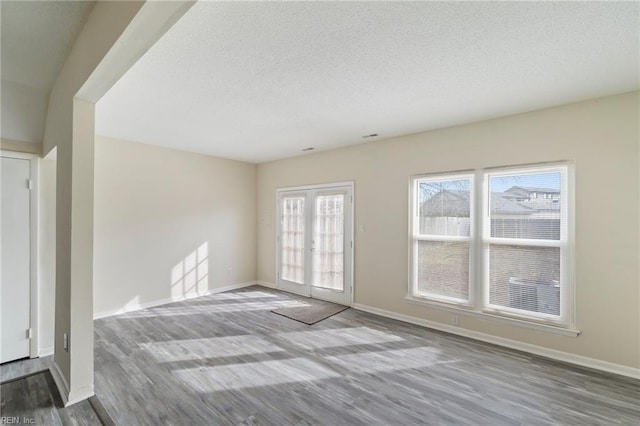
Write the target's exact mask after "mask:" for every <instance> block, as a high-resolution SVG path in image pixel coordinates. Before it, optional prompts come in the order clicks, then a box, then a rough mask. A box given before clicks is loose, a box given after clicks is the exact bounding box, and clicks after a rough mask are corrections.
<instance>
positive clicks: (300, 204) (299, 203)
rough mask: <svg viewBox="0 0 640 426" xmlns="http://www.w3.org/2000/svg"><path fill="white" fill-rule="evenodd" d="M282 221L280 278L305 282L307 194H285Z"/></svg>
mask: <svg viewBox="0 0 640 426" xmlns="http://www.w3.org/2000/svg"><path fill="white" fill-rule="evenodd" d="M281 203H282V204H281V218H280V220H281V223H280V230H281V231H280V232H281V234H280V278H281V279H283V280H286V281H291V282H294V283H298V284H304V281H305V280H304V275H305V274H304V272H305V269H304V267H305V262H304V257H305V253H304V246H305V244H304V243H305V196H304V195H297V196H283V197H282V199H281Z"/></svg>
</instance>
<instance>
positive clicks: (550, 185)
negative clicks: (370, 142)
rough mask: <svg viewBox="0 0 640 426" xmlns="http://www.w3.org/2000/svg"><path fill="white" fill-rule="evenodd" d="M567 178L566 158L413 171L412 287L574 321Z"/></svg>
mask: <svg viewBox="0 0 640 426" xmlns="http://www.w3.org/2000/svg"><path fill="white" fill-rule="evenodd" d="M569 187H570V185H569V169H568V166H567V165H566V164H561V165H551V166H550V165H545V166H528V167H508V168H502V169H488V170H478V171H470V172H466V173H449V174H439V175H424V176H416V177H414V178H412V180H411V194H412V197H411V198H412V205H411V211H412V214H411V235H412V238H411V256H410V259H411V268H410V269H411V271H410V272H411V274H410V275H411V283H410V293H411V294H410V296H411V297H412V298H415V299H418V300H424V301H426V302H433V303H435V304H439V305H443V306H451V307H457V308H460V309H466V310H468V311H472V312H475V313H484V314H487V315H498V316H503V317H513V318H515V319H520V320H523V319H524V320H527V321H536V322H541V323H550V324H551V325H560V326H568V325H571V322H572V318H573V291H572V285H571V273H570V272H571V271H570V264H571V262H570V256H571V253H570V248H571V241H570V234H571V232H570V229H571V225H572V224H571V223H570V221H569V218H570V217H571V212H570V208H571V206H570V203H569V200H570V199H571V198H570V195H571V194H569Z"/></svg>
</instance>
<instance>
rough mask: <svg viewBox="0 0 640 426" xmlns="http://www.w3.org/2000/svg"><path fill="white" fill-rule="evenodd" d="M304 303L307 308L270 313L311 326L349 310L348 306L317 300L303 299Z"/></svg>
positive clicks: (284, 309) (283, 309)
mask: <svg viewBox="0 0 640 426" xmlns="http://www.w3.org/2000/svg"><path fill="white" fill-rule="evenodd" d="M304 303H306V304H307V305H308V306H296V307H292V308H278V309H273V310H272V311H271V312H273V313H274V314H278V315H282V316H283V317H287V318H290V319H292V320H296V321H300V322H303V323H305V324H308V325H311V324H315V323H317V322H320V321H322V320H324V319H327V318H329V317H330V316H333V315H335V314H339V313H340V312H342V311H344V310H346V309H349V307H348V306H343V305H338V304H336V303H331V302H325V301H324V300H318V299H311V298H309V299H304Z"/></svg>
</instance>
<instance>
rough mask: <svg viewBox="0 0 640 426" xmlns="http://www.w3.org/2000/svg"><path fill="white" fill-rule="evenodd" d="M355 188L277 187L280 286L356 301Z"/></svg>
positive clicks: (347, 302)
mask: <svg viewBox="0 0 640 426" xmlns="http://www.w3.org/2000/svg"><path fill="white" fill-rule="evenodd" d="M352 230H353V187H352V185H350V184H348V185H345V184H336V185H331V186H322V187H306V188H305V187H302V188H295V189H283V190H279V191H278V288H279V289H281V290H285V291H289V292H292V293H296V294H300V295H303V296H308V297H313V298H317V299H322V300H326V301H329V302H334V303H339V304H342V305H351V293H352V285H353V283H352V270H353V233H352Z"/></svg>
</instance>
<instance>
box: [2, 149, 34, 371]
mask: <svg viewBox="0 0 640 426" xmlns="http://www.w3.org/2000/svg"><path fill="white" fill-rule="evenodd" d="M1 161H2V163H1V164H0V170H1V177H2V182H1V186H2V187H1V189H2V192H1V197H2V199H1V201H2V208H1V210H2V216H1V226H0V228H1V229H0V231H1V234H0V240H1V241H2V247H1V251H2V254H1V257H2V259H1V260H2V270H1V273H0V308H1V310H0V333H1V334H0V362H7V361H13V360H15V359H19V358H24V357H28V356H29V343H30V342H29V334H28V330H29V328H30V315H31V313H30V312H31V310H30V293H31V292H30V253H31V247H30V238H31V237H30V194H29V187H28V182H29V179H30V177H31V164H30V161H29V160H23V159H16V158H6V157H2V158H1Z"/></svg>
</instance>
